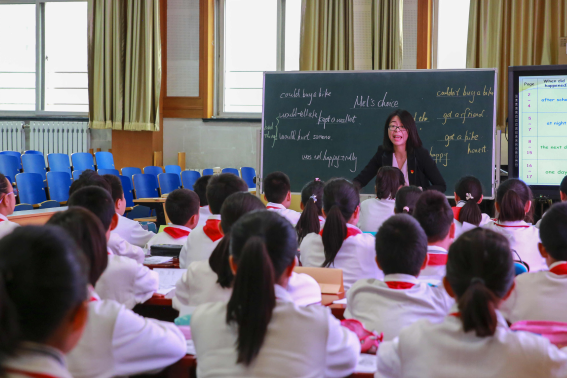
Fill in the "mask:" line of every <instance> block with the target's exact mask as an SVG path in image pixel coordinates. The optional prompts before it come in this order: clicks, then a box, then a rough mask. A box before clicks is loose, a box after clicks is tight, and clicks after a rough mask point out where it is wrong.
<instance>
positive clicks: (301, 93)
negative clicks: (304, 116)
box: [280, 88, 331, 105]
mask: <svg viewBox="0 0 567 378" xmlns="http://www.w3.org/2000/svg"><path fill="white" fill-rule="evenodd" d="M317 97H323V98H324V97H331V92H329V90H328V89H327V88H325V89H323V88H319V92H317V91H315V92H309V91H307V92H306V91H305V89H302V88H294V89H293V92H283V93H281V94H280V98H309V103H308V104H307V105H311V103H312V102H313V98H317Z"/></svg>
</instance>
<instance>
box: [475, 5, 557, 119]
mask: <svg viewBox="0 0 567 378" xmlns="http://www.w3.org/2000/svg"><path fill="white" fill-rule="evenodd" d="M566 35H567V0H514V1H509V0H471V4H470V14H469V31H468V41H467V68H492V67H496V68H498V87H497V96H498V98H497V119H496V122H497V125H498V126H499V127H504V126H505V125H506V117H507V111H508V66H526V65H547V64H557V61H558V45H559V37H564V36H566Z"/></svg>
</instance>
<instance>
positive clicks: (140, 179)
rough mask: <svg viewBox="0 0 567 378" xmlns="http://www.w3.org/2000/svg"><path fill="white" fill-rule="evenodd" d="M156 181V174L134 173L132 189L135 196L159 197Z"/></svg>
mask: <svg viewBox="0 0 567 378" xmlns="http://www.w3.org/2000/svg"><path fill="white" fill-rule="evenodd" d="M158 188H159V186H158V181H157V178H156V176H154V175H150V174H147V173H141V174H137V175H134V189H135V190H136V198H156V197H159V191H158Z"/></svg>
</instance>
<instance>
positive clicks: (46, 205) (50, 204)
mask: <svg viewBox="0 0 567 378" xmlns="http://www.w3.org/2000/svg"><path fill="white" fill-rule="evenodd" d="M52 207H61V205H60V204H59V202H57V201H53V200H51V201H44V202H42V203H40V204H39V208H40V209H51V208H52Z"/></svg>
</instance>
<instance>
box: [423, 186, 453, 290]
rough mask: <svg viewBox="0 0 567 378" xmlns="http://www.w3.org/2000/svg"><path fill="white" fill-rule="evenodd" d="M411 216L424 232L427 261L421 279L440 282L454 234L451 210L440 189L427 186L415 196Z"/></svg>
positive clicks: (432, 282) (433, 282)
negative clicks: (428, 188) (418, 195)
mask: <svg viewBox="0 0 567 378" xmlns="http://www.w3.org/2000/svg"><path fill="white" fill-rule="evenodd" d="M413 217H414V218H415V219H416V220H417V221H418V222H419V224H420V226H421V228H422V229H423V231H425V235H427V264H426V266H425V268H424V269H423V270H422V271H421V276H420V281H422V282H426V283H431V284H434V285H439V284H441V281H442V280H443V277H445V265H446V264H447V251H448V249H449V247H450V246H451V244H452V243H453V239H454V238H455V223H453V210H452V209H451V205H449V202H448V201H447V198H446V197H445V195H444V194H443V193H441V192H438V191H435V190H429V191H427V192H424V193H423V194H422V195H421V196H420V197H419V199H418V200H417V202H416V204H415V210H414V211H413Z"/></svg>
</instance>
